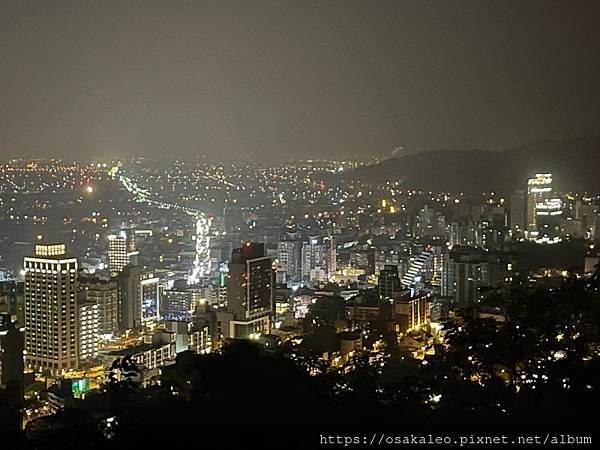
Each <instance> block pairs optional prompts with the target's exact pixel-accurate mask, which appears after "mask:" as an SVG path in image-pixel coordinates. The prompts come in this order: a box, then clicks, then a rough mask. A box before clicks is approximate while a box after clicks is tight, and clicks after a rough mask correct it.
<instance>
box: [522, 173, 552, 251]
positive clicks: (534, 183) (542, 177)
mask: <svg viewBox="0 0 600 450" xmlns="http://www.w3.org/2000/svg"><path fill="white" fill-rule="evenodd" d="M551 196H552V174H550V173H537V174H536V175H535V177H534V178H530V179H529V180H527V237H528V239H529V240H532V241H535V240H536V239H537V238H538V215H537V207H538V205H539V204H543V203H544V202H545V201H546V200H549V199H550V198H551Z"/></svg>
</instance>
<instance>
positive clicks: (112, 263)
mask: <svg viewBox="0 0 600 450" xmlns="http://www.w3.org/2000/svg"><path fill="white" fill-rule="evenodd" d="M136 257H137V252H136V251H135V239H134V238H133V237H132V235H131V233H128V232H127V231H125V230H122V231H120V232H119V233H118V234H111V235H109V236H108V269H109V270H110V272H111V273H112V274H115V275H116V274H118V273H120V272H121V270H123V267H125V266H126V265H128V264H133V265H136V264H135V263H136Z"/></svg>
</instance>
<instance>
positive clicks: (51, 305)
mask: <svg viewBox="0 0 600 450" xmlns="http://www.w3.org/2000/svg"><path fill="white" fill-rule="evenodd" d="M23 266H24V270H25V292H24V302H25V351H26V364H27V366H28V367H29V368H32V369H34V370H37V371H41V370H47V371H49V372H51V373H60V372H62V371H66V370H69V369H75V368H77V366H78V339H77V259H76V258H69V257H68V256H67V255H66V251H65V245H64V244H51V245H36V246H35V256H30V257H29V256H28V257H25V259H24V264H23Z"/></svg>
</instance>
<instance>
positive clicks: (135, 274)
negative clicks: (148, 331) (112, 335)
mask: <svg viewBox="0 0 600 450" xmlns="http://www.w3.org/2000/svg"><path fill="white" fill-rule="evenodd" d="M116 281H117V300H118V325H119V331H125V330H130V329H135V328H139V327H141V326H142V300H141V298H142V291H141V287H142V284H141V281H142V270H141V269H140V268H139V267H133V266H125V267H124V268H123V270H122V271H121V273H119V275H117V278H116Z"/></svg>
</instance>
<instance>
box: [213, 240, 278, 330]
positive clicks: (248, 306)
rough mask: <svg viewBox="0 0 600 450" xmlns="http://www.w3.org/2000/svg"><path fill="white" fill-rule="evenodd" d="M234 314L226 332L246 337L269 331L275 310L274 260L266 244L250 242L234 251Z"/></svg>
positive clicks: (230, 298) (230, 303) (230, 301)
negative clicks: (269, 254) (268, 253)
mask: <svg viewBox="0 0 600 450" xmlns="http://www.w3.org/2000/svg"><path fill="white" fill-rule="evenodd" d="M226 310H227V311H228V312H229V313H231V314H232V317H231V320H230V321H229V324H228V325H229V326H228V329H225V328H227V327H223V326H222V327H221V328H222V330H223V332H222V334H223V335H224V336H225V337H229V338H246V337H248V336H249V335H250V334H253V333H269V331H270V329H271V320H272V314H273V264H272V261H271V258H270V257H268V256H265V250H264V244H259V243H255V242H246V243H245V244H244V245H243V246H242V247H241V248H236V249H234V250H233V253H232V254H231V262H230V263H229V278H228V283H227V307H226Z"/></svg>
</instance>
